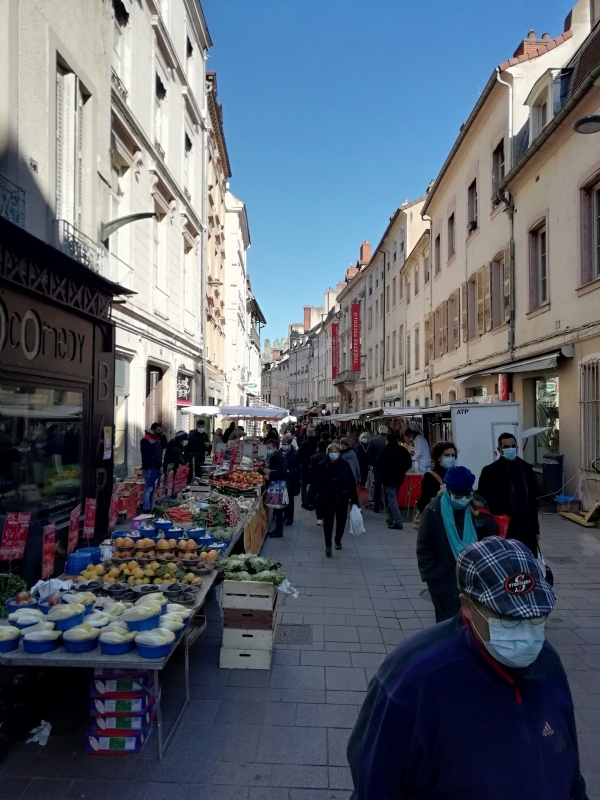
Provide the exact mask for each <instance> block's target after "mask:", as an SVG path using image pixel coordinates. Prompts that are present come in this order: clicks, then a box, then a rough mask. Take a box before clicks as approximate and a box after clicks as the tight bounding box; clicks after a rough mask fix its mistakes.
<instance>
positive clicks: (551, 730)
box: [348, 536, 588, 800]
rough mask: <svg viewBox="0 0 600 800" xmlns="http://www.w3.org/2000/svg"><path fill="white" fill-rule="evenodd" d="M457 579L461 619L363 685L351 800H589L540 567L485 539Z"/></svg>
mask: <svg viewBox="0 0 600 800" xmlns="http://www.w3.org/2000/svg"><path fill="white" fill-rule="evenodd" d="M456 571H457V579H458V586H459V591H460V595H459V597H460V601H461V614H460V615H458V616H456V617H454V618H452V619H450V620H447V621H446V622H441V623H440V624H439V625H435V626H433V627H431V628H428V629H427V630H424V631H421V632H420V633H418V634H417V635H416V636H413V637H411V638H410V639H408V640H407V641H406V642H404V643H403V644H401V645H400V646H399V647H398V648H397V649H396V650H394V651H393V652H392V653H390V655H389V656H388V657H387V659H386V660H385V661H384V663H383V664H382V666H381V667H380V669H379V671H378V672H377V674H376V675H375V677H374V678H373V680H372V681H371V684H370V686H369V691H368V693H367V697H366V700H365V703H364V705H363V707H362V709H361V712H360V715H359V718H358V721H357V723H356V727H355V728H354V731H353V733H352V736H351V737H350V742H349V744H348V761H349V763H350V767H351V770H352V778H353V780H354V787H355V789H354V793H353V794H352V800H542V798H543V800H588V795H587V793H586V789H585V782H584V780H583V777H582V775H581V771H580V766H579V750H578V745H577V733H576V729H575V716H574V711H573V702H572V699H571V693H570V691H569V684H568V682H567V676H566V674H565V671H564V669H563V666H562V664H561V661H560V658H559V656H558V654H557V652H556V651H555V650H554V648H553V647H552V645H550V644H549V643H548V642H547V641H546V640H545V637H544V627H545V623H546V619H547V617H548V615H549V614H550V612H551V611H552V609H553V608H554V604H555V602H556V597H555V595H554V592H553V591H552V588H551V587H550V585H549V584H548V583H547V582H546V578H545V576H544V574H543V572H542V570H541V568H540V566H539V563H538V561H537V560H536V559H535V558H534V557H533V555H532V553H531V551H530V550H529V549H528V548H527V547H525V545H523V544H521V542H519V541H517V540H515V539H500V538H499V537H497V536H492V537H489V538H487V539H483V540H482V541H480V542H477V543H475V544H472V545H469V546H468V547H466V548H465V549H464V550H463V551H462V552H461V553H460V555H459V557H458V561H457V566H456Z"/></svg>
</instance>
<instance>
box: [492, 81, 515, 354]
mask: <svg viewBox="0 0 600 800" xmlns="http://www.w3.org/2000/svg"><path fill="white" fill-rule="evenodd" d="M500 75H501V72H500V68H499V67H497V68H496V80H497V81H498V83H501V84H502V85H503V86H506V87H507V88H508V159H507V161H508V163H507V165H506V169H505V174H508V173H509V172H510V171H511V169H512V166H513V160H514V153H513V85H512V83H509V82H508V81H503V80H502V78H501V77H500ZM501 197H502V200H503V202H504V203H505V205H506V209H505V210H506V212H507V214H508V218H509V220H510V242H509V250H510V263H509V271H510V299H509V313H510V320H509V323H508V349H509V351H510V357H511V359H512V358H513V356H514V352H515V219H514V216H515V206H514V203H513V200H512V197H511V196H510V195H508V197H507V196H506V195H504V193H502V195H501Z"/></svg>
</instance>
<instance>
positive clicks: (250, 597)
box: [222, 581, 277, 611]
mask: <svg viewBox="0 0 600 800" xmlns="http://www.w3.org/2000/svg"><path fill="white" fill-rule="evenodd" d="M276 597H277V588H276V587H275V586H273V584H272V583H259V582H258V581H223V599H222V607H223V608H224V609H225V608H243V609H246V608H250V609H253V610H255V611H272V610H273V608H274V607H275V600H276Z"/></svg>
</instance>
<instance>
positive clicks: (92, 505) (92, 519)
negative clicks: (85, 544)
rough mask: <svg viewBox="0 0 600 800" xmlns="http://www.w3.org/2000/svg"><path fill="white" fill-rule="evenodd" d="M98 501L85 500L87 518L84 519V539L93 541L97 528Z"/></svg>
mask: <svg viewBox="0 0 600 800" xmlns="http://www.w3.org/2000/svg"><path fill="white" fill-rule="evenodd" d="M97 502H98V501H97V500H96V499H95V498H93V497H86V498H85V516H84V518H83V538H84V539H93V538H94V531H95V528H96V505H97Z"/></svg>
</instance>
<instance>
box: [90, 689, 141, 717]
mask: <svg viewBox="0 0 600 800" xmlns="http://www.w3.org/2000/svg"><path fill="white" fill-rule="evenodd" d="M153 703H154V699H153V698H152V697H151V696H150V695H148V694H142V695H140V696H139V697H92V698H91V700H90V716H92V717H97V716H106V715H110V716H113V717H114V716H117V717H128V716H132V715H139V714H145V713H146V712H147V711H148V710H149V709H150V708H151V707H152V704H153Z"/></svg>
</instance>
